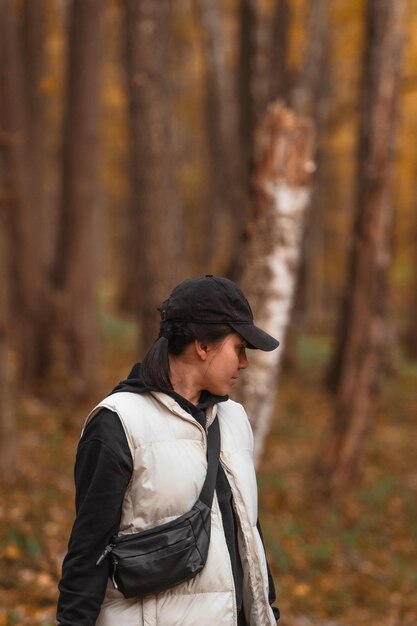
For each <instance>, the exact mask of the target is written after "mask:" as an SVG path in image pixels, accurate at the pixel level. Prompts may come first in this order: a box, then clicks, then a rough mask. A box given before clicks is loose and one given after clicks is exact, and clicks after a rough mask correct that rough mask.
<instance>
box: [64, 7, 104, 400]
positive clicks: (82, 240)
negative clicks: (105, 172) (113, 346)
mask: <svg viewBox="0 0 417 626" xmlns="http://www.w3.org/2000/svg"><path fill="white" fill-rule="evenodd" d="M70 10H71V12H70V32H69V63H68V82H67V102H66V113H65V125H64V150H63V170H62V189H61V202H60V213H59V225H58V247H57V251H56V256H55V263H54V271H53V282H54V286H55V289H56V290H57V298H56V310H55V315H56V318H55V320H54V324H56V325H57V328H56V331H57V332H56V337H55V345H54V370H55V373H58V374H63V375H66V376H69V377H70V380H71V381H72V383H73V385H74V391H76V392H80V393H84V392H85V391H87V390H88V389H89V388H90V387H91V385H92V384H94V381H95V379H96V376H97V367H98V356H99V321H98V315H97V269H98V268H97V243H98V236H97V221H98V215H97V213H98V200H99V131H100V116H99V95H100V80H99V74H100V58H101V50H102V48H101V35H102V33H101V30H102V18H103V15H102V14H103V5H102V2H101V0H74V1H73V3H72V4H71V7H70Z"/></svg>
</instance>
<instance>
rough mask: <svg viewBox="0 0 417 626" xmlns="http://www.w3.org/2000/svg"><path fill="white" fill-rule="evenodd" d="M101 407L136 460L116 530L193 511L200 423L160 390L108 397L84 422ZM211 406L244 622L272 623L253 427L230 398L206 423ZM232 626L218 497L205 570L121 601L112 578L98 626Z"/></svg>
mask: <svg viewBox="0 0 417 626" xmlns="http://www.w3.org/2000/svg"><path fill="white" fill-rule="evenodd" d="M103 407H105V408H107V409H110V410H111V411H115V412H116V413H117V414H118V416H119V418H120V421H121V423H122V425H123V427H124V430H125V433H126V437H127V441H128V444H129V448H130V452H131V454H132V459H133V467H134V470H133V474H132V478H131V481H130V483H129V485H128V487H127V490H126V494H125V497H124V501H123V510H122V518H121V523H120V531H119V534H128V533H133V532H137V531H141V530H145V529H147V528H153V527H155V526H158V525H159V524H163V523H164V522H168V521H170V520H172V519H174V518H176V517H178V516H179V515H182V514H183V513H185V512H186V511H188V510H189V509H191V507H192V506H193V504H194V502H195V501H196V500H197V498H198V496H199V495H200V491H201V488H202V485H203V483H204V479H205V477H206V473H207V461H206V443H207V440H206V433H205V431H204V429H203V428H202V427H201V426H200V424H198V423H197V422H196V420H194V419H193V418H192V417H191V416H190V415H189V414H188V413H187V412H186V411H184V410H183V409H182V408H181V407H180V406H179V404H178V403H177V402H176V401H175V400H174V399H173V398H171V397H170V396H168V395H166V394H164V393H159V392H158V393H157V392H150V393H145V394H143V395H139V394H134V393H130V392H120V393H116V394H113V395H111V396H109V397H108V398H106V399H105V400H103V401H102V402H100V404H99V405H98V406H97V407H96V408H95V409H94V410H93V411H92V412H91V413H90V415H89V416H88V418H87V422H88V421H89V420H90V419H91V418H92V416H93V415H95V414H96V413H97V412H98V411H99V410H100V408H103ZM216 411H217V414H218V417H219V424H220V432H221V453H220V462H221V464H222V466H223V467H224V470H225V472H226V475H227V478H228V481H229V483H230V487H231V490H232V494H233V500H234V506H235V510H236V514H237V519H238V525H239V530H238V535H239V536H238V541H239V552H240V556H241V560H242V565H243V570H244V592H243V602H244V609H245V614H246V619H247V621H248V623H249V624H250V626H276V621H275V618H274V615H273V612H272V609H271V607H270V606H269V603H268V575H267V568H266V560H265V552H264V549H263V545H262V541H261V538H260V536H259V533H258V530H257V528H256V521H257V486H256V477H255V471H254V467H253V462H252V448H253V438H252V431H251V427H250V424H249V420H248V418H247V415H246V413H245V411H244V409H243V407H242V406H241V405H240V404H237V403H236V402H233V401H232V400H228V401H226V402H222V403H221V404H219V405H215V406H213V407H211V408H209V409H208V410H207V424H208V426H209V425H210V424H211V423H212V421H213V420H214V418H215V416H216ZM87 422H86V423H87ZM236 624H237V614H236V599H235V589H234V582H233V575H232V569H231V564H230V558H229V553H228V549H227V544H226V539H225V535H224V532H223V526H222V519H221V513H220V509H219V505H218V502H217V498H216V494H215V495H214V500H213V506H212V513H211V539H210V548H209V554H208V559H207V562H206V565H205V567H204V569H203V571H202V572H201V573H200V574H198V575H197V576H196V577H195V578H193V579H192V580H190V581H188V582H186V583H182V584H180V585H177V586H176V587H173V588H172V589H169V590H168V591H165V592H163V593H160V594H158V595H151V596H145V597H143V598H132V599H126V598H124V597H123V595H122V594H121V593H120V592H119V591H117V590H116V589H113V585H112V583H111V582H110V581H109V584H108V586H107V590H106V596H105V599H104V602H103V605H102V608H101V612H100V616H99V618H98V620H97V626H236Z"/></svg>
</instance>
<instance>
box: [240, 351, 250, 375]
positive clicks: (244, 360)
mask: <svg viewBox="0 0 417 626" xmlns="http://www.w3.org/2000/svg"><path fill="white" fill-rule="evenodd" d="M248 365H249V362H248V357H247V356H246V350H245V349H244V348H243V349H242V351H241V352H240V354H239V369H240V370H244V369H246V368H247V367H248Z"/></svg>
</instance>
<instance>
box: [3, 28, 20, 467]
mask: <svg viewBox="0 0 417 626" xmlns="http://www.w3.org/2000/svg"><path fill="white" fill-rule="evenodd" d="M0 20H1V17H0ZM0 59H1V55H0ZM2 189H3V185H2ZM0 217H1V221H0V226H1V228H0V476H1V477H2V478H3V477H7V476H13V474H14V470H15V466H16V452H17V429H16V411H15V403H14V393H13V392H14V382H15V381H14V375H13V374H14V367H13V362H12V341H11V319H10V266H9V249H10V246H9V241H8V240H7V239H8V229H7V228H5V226H6V225H5V223H4V222H5V220H4V212H3V211H2V214H1V215H0Z"/></svg>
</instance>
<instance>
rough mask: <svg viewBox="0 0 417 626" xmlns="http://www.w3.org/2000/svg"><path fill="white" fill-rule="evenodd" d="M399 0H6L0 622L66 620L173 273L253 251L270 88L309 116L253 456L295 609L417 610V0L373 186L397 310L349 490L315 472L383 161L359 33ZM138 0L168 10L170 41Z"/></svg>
mask: <svg viewBox="0 0 417 626" xmlns="http://www.w3.org/2000/svg"><path fill="white" fill-rule="evenodd" d="M392 2H393V0H388V1H387V0H381V1H380V2H378V1H377V0H351V1H350V2H345V1H344V0H258V1H255V0H217V1H214V0H213V1H212V2H211V3H210V2H207V1H203V0H176V1H175V2H167V1H166V0H163V1H162V0H161V3H160V4H158V6H157V3H155V4H153V5H152V3H150V4H149V3H142V2H139V0H138V2H136V3H135V2H131V1H129V0H106V1H105V2H104V1H103V2H100V1H97V0H1V1H0V29H1V32H0V50H1V52H0V54H1V57H0V64H1V65H0V67H1V75H0V89H1V92H0V120H1V129H0V164H1V172H0V184H1V194H0V202H1V213H0V219H1V231H0V405H1V406H0V410H1V420H0V421H1V450H2V452H1V459H0V465H1V466H2V472H3V477H2V478H1V483H0V485H1V492H2V496H1V502H0V564H1V567H0V626H32V625H33V626H35V625H38V626H50V625H51V624H53V623H54V611H55V602H56V595H57V592H56V585H57V581H58V579H59V576H60V567H61V562H62V558H63V555H64V553H65V549H66V541H67V538H68V534H69V531H70V528H71V524H72V519H73V514H74V507H73V496H74V494H73V480H72V467H73V461H74V450H75V448H76V444H77V440H78V436H79V430H80V426H81V424H82V421H83V418H84V415H85V414H86V412H87V411H88V410H89V408H90V407H91V400H92V399H93V401H94V400H97V399H99V398H100V397H101V396H102V395H103V394H105V393H106V392H107V391H108V390H109V389H110V388H111V387H112V386H113V384H114V383H115V382H117V381H118V380H119V379H121V378H124V377H125V375H126V373H127V370H128V368H129V367H130V364H131V362H133V361H134V360H137V358H138V353H139V356H140V354H141V351H142V349H143V346H144V345H146V343H147V342H148V341H149V340H150V338H151V336H152V332H153V324H154V323H155V320H156V317H154V309H155V304H156V303H157V302H158V301H159V299H160V298H161V294H162V295H163V296H164V295H165V294H166V291H167V289H169V288H170V286H171V285H172V284H174V283H175V282H176V281H177V280H178V277H179V276H180V277H181V276H182V275H187V276H188V275H195V274H200V273H206V272H213V273H221V274H227V275H229V276H231V277H234V278H237V279H239V278H240V277H241V275H242V272H244V261H245V251H246V250H247V247H246V246H247V245H248V240H249V241H250V240H251V237H253V235H254V233H255V235H256V227H257V221H256V220H257V214H256V210H254V206H257V205H256V202H254V200H253V194H254V189H253V185H252V179H251V177H252V175H253V171H252V168H253V162H254V136H255V135H256V132H255V131H256V129H257V128H258V127H259V124H260V122H261V120H262V119H263V118H264V115H265V112H266V110H267V106H268V105H269V104H270V103H271V102H273V101H274V100H275V99H276V98H277V97H279V98H281V99H282V100H283V101H285V102H286V104H287V105H289V106H290V107H291V109H292V110H294V112H295V113H296V114H297V115H303V116H308V117H309V118H310V122H311V123H312V124H314V126H315V128H316V155H315V169H316V171H315V173H314V177H313V185H312V189H311V191H312V197H311V203H310V208H309V213H308V216H307V220H306V226H305V235H304V241H303V243H302V250H301V251H300V257H301V266H300V268H299V270H298V268H296V267H294V268H293V271H294V278H297V283H298V286H297V294H296V297H295V302H294V308H293V313H292V315H291V319H290V323H289V327H288V328H287V330H286V341H285V354H284V358H283V362H284V364H283V368H282V372H281V375H280V379H279V394H278V397H277V400H276V402H275V407H274V411H273V415H272V422H271V427H270V432H269V435H268V436H267V438H266V443H265V448H264V453H263V457H262V462H261V464H260V468H259V487H260V509H261V519H262V521H263V527H264V530H265V535H266V537H265V540H266V544H267V546H268V556H269V560H270V562H271V565H272V568H273V572H274V577H275V580H276V584H277V587H278V589H279V592H280V602H279V605H280V608H281V612H282V615H283V617H282V623H283V625H284V626H316V625H317V626H318V625H321V626H353V625H355V626H373V625H374V624H378V625H379V626H397V625H398V626H399V625H401V626H414V625H415V624H416V623H417V600H416V597H417V595H416V590H417V574H416V567H415V563H416V561H417V522H416V520H417V504H416V503H417V497H416V495H417V470H416V465H415V450H414V448H415V445H414V441H415V420H416V413H417V410H416V388H417V365H416V359H417V324H416V319H417V296H416V294H417V283H416V271H415V268H416V265H417V243H416V242H417V213H416V208H415V206H416V204H415V203H416V201H415V186H416V184H415V180H416V173H417V147H416V140H415V139H416V136H417V122H416V116H415V110H416V107H417V75H416V67H417V43H416V38H415V37H414V33H415V31H416V28H417V1H416V0H408V1H405V0H401V2H399V3H398V4H402V3H403V2H404V4H402V6H403V10H404V17H403V19H402V20H401V25H402V26H401V28H400V30H401V29H402V30H403V31H404V32H402V34H401V36H398V37H397V43H398V45H399V48H398V50H400V48H401V54H399V55H398V66H396V68H395V71H393V72H391V76H392V79H393V80H392V83H391V84H392V85H395V88H393V89H391V92H390V94H391V96H392V98H391V100H395V103H393V104H392V110H393V111H394V110H395V111H394V112H396V114H395V115H393V116H392V125H391V126H389V128H388V131H387V133H388V139H386V140H385V139H384V141H382V140H381V141H380V143H379V145H380V144H383V146H382V147H384V145H385V146H386V145H388V144H389V148H390V150H388V154H387V156H386V159H385V160H384V162H383V163H384V168H385V167H386V168H387V169H386V170H385V169H384V170H383V171H384V172H385V171H387V172H388V174H387V176H389V177H390V187H391V191H390V195H389V194H388V195H387V196H386V198H387V200H386V201H385V200H384V202H383V203H382V204H383V205H384V207H388V208H389V211H390V216H391V217H390V220H391V221H390V225H389V229H388V237H387V238H385V239H386V240H384V246H385V248H378V249H377V251H376V254H375V258H376V259H378V260H379V261H381V259H382V265H383V266H384V268H385V269H384V271H386V276H385V275H384V276H383V279H384V280H383V282H384V285H385V282H386V289H385V288H384V295H382V296H380V298H379V299H377V302H376V307H374V309H373V310H374V311H376V314H377V316H376V318H373V319H374V320H375V319H377V324H376V326H377V332H378V331H379V329H383V332H382V346H378V357H377V358H376V359H375V363H376V365H375V366H372V367H373V371H372V376H371V378H370V382H371V384H370V385H368V386H369V387H372V390H371V391H372V394H370V396H369V397H371V398H372V401H371V402H370V405H371V410H370V414H369V415H370V419H369V422H368V421H367V422H366V433H365V434H366V436H365V434H364V436H363V437H361V440H363V445H362V449H361V456H360V459H359V460H360V462H359V467H358V468H356V469H355V480H354V481H352V484H353V487H352V486H351V488H350V491H346V492H343V493H342V495H339V496H336V497H335V498H333V499H330V497H328V493H329V492H328V491H326V490H325V489H323V488H322V487H323V485H320V484H319V485H317V480H314V479H313V474H314V473H313V467H317V456H318V455H319V454H320V452H319V451H320V450H323V446H324V445H325V444H324V442H325V437H324V433H325V432H326V430H328V429H329V424H336V425H337V424H338V423H339V422H338V421H337V418H338V415H337V410H338V409H335V406H338V405H337V404H335V402H334V399H333V397H332V395H331V393H330V392H329V389H328V386H327V385H326V384H325V381H326V379H327V380H328V378H329V369H331V364H332V363H333V366H334V363H335V354H336V352H337V350H336V348H337V346H338V345H339V349H340V345H341V344H343V341H342V339H343V338H342V334H343V329H342V326H341V324H340V319H341V311H342V310H345V311H346V307H344V302H345V301H346V300H347V299H348V298H349V294H350V293H351V292H353V282H354V281H353V278H352V280H351V283H349V282H348V279H347V277H348V276H353V274H349V267H351V265H352V261H351V260H349V259H350V255H351V254H352V250H354V249H355V245H353V244H355V243H357V242H358V241H362V240H361V237H362V235H361V234H360V233H359V231H358V222H359V221H360V215H364V214H365V211H364V206H365V201H364V200H363V197H362V196H361V194H360V193H359V192H358V189H359V188H360V185H359V181H362V182H363V180H362V178H361V175H362V172H365V171H366V172H367V174H369V168H368V169H366V168H367V167H368V165H369V163H370V162H371V159H370V158H365V160H362V161H361V160H360V158H361V157H362V158H363V156H364V154H365V155H366V154H368V156H369V152H370V150H369V145H368V148H366V149H365V150H362V153H361V154H359V152H360V150H359V149H358V146H359V144H360V145H362V147H363V142H364V141H365V143H366V138H365V140H364V138H363V135H364V133H365V135H366V134H367V129H368V130H369V128H370V127H371V126H372V125H371V124H370V123H369V124H368V125H367V126H366V127H365V129H364V128H363V127H362V135H361V134H360V128H361V124H362V126H363V120H364V110H366V109H367V106H368V105H370V104H371V105H372V103H373V104H374V105H375V103H376V104H378V103H379V104H380V103H381V102H382V103H384V102H387V101H388V100H389V97H388V96H387V93H388V92H387V90H384V89H383V88H382V89H381V90H380V92H381V93H382V96H381V99H380V100H378V99H377V96H376V95H375V92H376V91H377V89H374V88H375V85H378V84H381V85H382V84H383V80H382V79H383V78H384V75H388V69H389V68H388V66H386V68H385V69H386V71H385V72H384V66H382V73H380V74H378V75H377V74H372V75H371V72H370V71H369V72H368V70H367V69H366V68H367V67H368V66H367V65H366V61H365V60H364V59H366V58H367V57H366V54H365V53H364V51H366V49H368V51H369V50H370V49H371V47H370V44H371V39H372V37H374V43H375V41H377V43H378V41H379V40H378V37H377V36H376V35H375V34H376V33H377V35H378V36H381V37H382V35H384V33H385V35H386V32H387V28H388V26H389V24H387V23H385V22H384V20H383V19H382V20H379V21H378V19H377V17H378V10H380V16H381V15H382V17H383V16H384V15H388V14H389V8H390V7H391V8H392V7H393V4H392ZM162 5H163V6H162ZM139 6H147V8H146V10H147V11H149V12H150V13H149V14H148V19H150V20H151V21H152V20H157V21H158V20H159V22H158V38H157V41H156V43H155V40H154V41H152V38H150V39H147V38H146V37H147V36H148V35H149V31H146V24H145V27H144V20H143V15H141V14H139V13H138V12H137V10H138V7H139ZM158 11H161V12H160V13H158ZM369 11H374V13H372V15H373V16H374V17H372V16H371V18H369V15H370V13H369ZM384 11H385V13H384ZM386 11H388V13H387V12H386ZM367 15H368V18H367V17H366V16H367ZM367 19H368V21H367ZM145 22H146V20H145ZM386 22H389V19H387V20H386ZM143 28H145V31H144V32H143V33H142V36H141V34H140V33H141V29H143ZM378 28H379V29H380V30H379V31H378ZM159 29H160V30H159ZM384 29H385V30H384ZM378 33H379V34H378ZM385 35H384V36H385ZM375 37H376V39H375ZM138 38H139V39H138ZM139 43H140V44H141V45H139ZM394 43H395V42H394ZM367 46H368V48H367ZM383 48H384V47H381V46H379V50H382V49H383ZM375 49H378V46H377V45H376V48H375ZM368 60H369V59H368ZM374 60H375V59H374ZM389 60H391V58H390V59H389ZM369 67H371V65H369ZM374 67H375V66H374ZM364 68H365V70H364ZM391 70H392V67H391ZM367 72H368V73H367ZM375 76H376V78H375ZM378 77H379V78H378ZM378 80H380V82H378ZM368 87H369V90H367V88H368ZM372 89H374V92H372ZM388 91H389V89H388ZM365 92H366V93H367V94H368V96H369V97H368V96H367V95H366V93H365ZM372 93H373V95H372ZM364 94H365V95H364ZM369 94H371V95H369ZM366 97H368V100H366ZM391 100H390V102H391ZM394 104H395V106H394ZM390 106H391V105H390ZM390 111H391V109H390ZM368 113H369V111H368ZM140 116H142V118H141V117H140ZM148 122H149V123H148ZM141 124H142V125H141ZM155 128H156V129H157V132H156V134H155ZM374 129H375V130H376V132H375V133H374V137H375V138H376V144H377V146H378V139H379V138H380V137H381V136H382V133H380V132H378V130H379V127H378V125H376V126H375V127H374ZM369 134H370V133H368V138H369ZM361 142H362V144H361ZM367 150H368V152H367ZM379 154H380V153H379ZM361 164H363V167H359V166H360V165H361ZM380 164H381V161H378V159H376V166H375V164H374V166H373V169H372V168H371V169H372V172H371V183H369V179H368V183H369V185H370V187H369V188H370V189H371V190H372V189H375V188H378V189H379V188H380V186H379V187H378V184H379V185H381V176H380V177H379V179H378V175H381V171H382V169H381V166H380ZM313 168H314V166H313V164H312V163H309V164H308V172H309V175H310V174H311V173H312V169H313ZM306 171H307V170H306ZM384 175H385V174H384ZM372 176H373V178H372ZM382 178H384V177H382ZM375 181H376V182H375ZM284 182H285V181H284ZM374 183H375V184H374ZM377 183H378V184H377ZM382 183H384V180H382ZM373 184H374V185H373ZM369 188H368V189H369ZM362 190H363V188H362ZM365 196H366V194H365ZM361 198H362V199H361ZM362 202H363V204H362ZM366 215H370V213H369V214H368V213H366ZM374 223H376V222H373V221H372V220H371V218H369V221H368V226H369V225H370V226H371V228H370V229H369V230H370V232H371V235H372V233H373V232H374V229H373V228H372V226H373V225H374ZM355 228H356V230H355ZM358 233H359V234H358ZM371 239H372V236H371ZM356 247H357V246H356ZM259 249H262V246H261V245H260V246H259ZM384 255H387V256H384ZM378 267H379V266H378ZM365 269H366V272H365V273H366V275H367V276H371V280H370V282H369V283H368V286H369V288H365V289H364V292H365V293H366V292H368V293H369V292H373V288H374V283H375V281H374V280H373V278H372V276H373V274H372V272H371V271H369V272H368V269H369V266H368V265H366V268H365ZM297 272H298V273H297ZM296 273H297V276H295V274H296ZM377 278H378V280H379V279H380V278H381V272H379V271H378V272H377ZM385 279H386V281H385ZM349 280H350V279H349ZM365 308H366V307H365ZM370 309H372V307H370ZM348 310H349V308H348ZM367 310H368V309H367ZM382 311H383V316H381V320H382V321H381V325H380V321H379V320H380V318H379V317H378V315H380V313H381V312H382ZM348 317H349V319H351V318H352V315H348ZM362 317H363V316H362ZM365 317H366V319H365V320H363V319H361V320H360V321H365V322H367V321H368V314H367V315H366V316H365ZM382 318H383V319H382ZM369 319H370V316H369ZM371 327H372V325H370V326H366V324H365V330H363V331H362V332H363V333H365V335H366V334H367V333H368V330H367V329H368V328H371ZM374 327H375V326H374ZM368 334H371V333H370V332H369V333H368ZM346 336H347V335H346ZM280 338H281V337H280ZM282 339H284V337H282ZM363 345H364V344H360V345H359V348H360V347H361V346H362V348H363ZM367 346H368V344H367ZM380 348H381V350H379V349H380ZM372 349H373V348H372ZM367 350H368V348H367ZM367 350H366V351H365V352H366V353H367ZM342 351H343V349H342ZM361 352H362V354H361ZM363 352H364V350H363V349H362V351H361V350H360V349H359V351H358V355H357V356H356V357H355V358H357V363H362V364H363V360H362V361H361V359H362V357H364V356H365V357H366V354H365V355H364V354H363ZM379 352H381V354H380V353H379ZM344 354H346V350H344ZM352 371H353V372H354V371H362V370H359V365H358V366H357V368H356V370H355V367H353V368H352V367H351V368H350V372H352ZM375 372H376V373H377V374H378V376H373V374H375ZM333 374H334V367H333ZM365 375H366V368H365V374H364V376H365ZM377 379H378V380H377ZM362 382H363V377H362V375H361V376H360V377H359V381H358V382H357V383H355V385H356V384H357V387H355V386H354V387H353V391H349V393H348V394H347V395H348V399H349V394H350V396H351V397H352V396H355V389H359V385H360V384H361V383H362ZM377 382H379V385H377ZM374 383H375V385H374ZM378 386H379V387H380V394H379V402H377V399H378V394H377V393H374V392H375V390H376V387H378ZM374 387H375V388H374ZM368 399H369V398H368V396H367V401H368ZM335 412H336V415H335ZM372 418H373V419H372ZM365 443H366V445H365ZM365 451H366V454H365ZM358 477H359V478H358ZM322 478H323V477H322ZM325 479H326V476H324V478H323V481H324V482H325ZM323 494H325V495H323Z"/></svg>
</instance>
